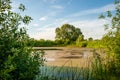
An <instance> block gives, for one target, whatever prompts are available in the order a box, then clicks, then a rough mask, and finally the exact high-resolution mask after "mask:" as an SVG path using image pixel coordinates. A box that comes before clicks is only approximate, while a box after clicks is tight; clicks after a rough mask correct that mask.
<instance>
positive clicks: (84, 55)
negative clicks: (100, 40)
mask: <svg viewBox="0 0 120 80" xmlns="http://www.w3.org/2000/svg"><path fill="white" fill-rule="evenodd" d="M41 49H44V50H45V56H44V57H45V59H46V60H47V62H46V63H45V64H46V65H47V66H72V67H78V66H79V67H81V66H86V64H85V62H86V61H87V60H88V59H89V58H90V57H91V56H92V53H93V52H92V51H93V49H88V48H70V47H44V48H41Z"/></svg>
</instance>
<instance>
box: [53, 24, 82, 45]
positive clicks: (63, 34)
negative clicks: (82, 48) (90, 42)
mask: <svg viewBox="0 0 120 80" xmlns="http://www.w3.org/2000/svg"><path fill="white" fill-rule="evenodd" d="M55 32H56V37H55V38H56V40H61V41H63V42H64V43H65V44H69V43H71V42H73V41H76V40H77V38H78V37H79V36H81V35H82V32H81V30H80V29H79V28H75V27H74V26H73V25H70V24H64V25H62V26H61V28H56V30H55Z"/></svg>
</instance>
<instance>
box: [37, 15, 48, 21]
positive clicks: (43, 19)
mask: <svg viewBox="0 0 120 80" xmlns="http://www.w3.org/2000/svg"><path fill="white" fill-rule="evenodd" d="M47 19H48V17H47V16H43V17H41V18H40V19H39V20H40V21H46V20H47Z"/></svg>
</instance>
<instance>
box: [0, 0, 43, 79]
mask: <svg viewBox="0 0 120 80" xmlns="http://www.w3.org/2000/svg"><path fill="white" fill-rule="evenodd" d="M11 9H12V6H11V1H10V0H0V80H34V79H35V78H36V75H37V74H38V73H39V67H40V66H42V65H43V62H44V59H43V57H42V56H43V53H42V52H41V53H40V52H35V51H33V50H32V48H30V47H28V46H27V42H28V40H29V36H28V34H27V32H26V29H25V28H24V27H22V28H20V27H19V26H20V25H21V24H29V22H30V21H31V20H32V18H31V17H29V16H21V15H20V13H16V12H12V10H11ZM19 9H20V10H21V11H24V10H25V6H24V5H22V4H21V5H20V7H19Z"/></svg>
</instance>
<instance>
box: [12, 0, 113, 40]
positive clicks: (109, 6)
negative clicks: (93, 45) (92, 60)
mask: <svg viewBox="0 0 120 80" xmlns="http://www.w3.org/2000/svg"><path fill="white" fill-rule="evenodd" d="M12 2H13V3H12V6H13V11H17V10H16V8H17V7H18V5H19V4H20V3H22V4H24V5H25V6H26V11H25V12H24V13H22V14H23V15H25V14H26V15H29V16H31V17H32V18H33V20H32V22H31V23H30V24H29V25H23V24H22V25H21V26H25V27H27V29H28V34H29V36H30V37H32V38H35V39H42V38H43V39H51V40H54V38H55V29H56V28H57V27H60V26H61V25H63V24H65V23H68V24H71V25H74V26H75V27H79V28H80V29H81V31H82V33H83V35H84V36H85V38H89V37H93V38H94V39H100V38H101V37H102V35H103V34H104V33H105V31H104V26H103V24H105V23H106V22H107V21H105V20H100V19H98V16H99V15H100V14H101V13H104V12H106V11H108V10H111V11H114V10H115V9H114V5H113V2H114V0H12Z"/></svg>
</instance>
